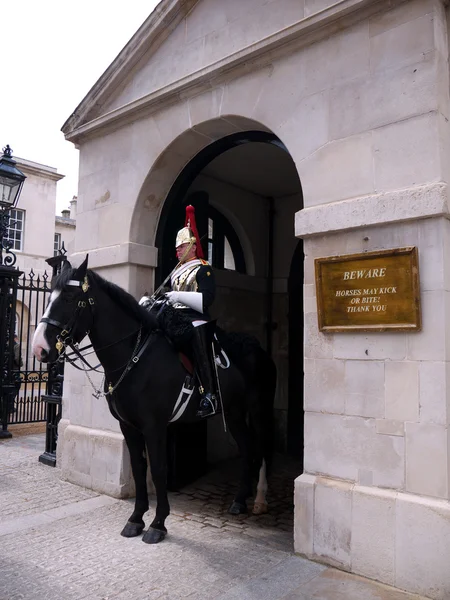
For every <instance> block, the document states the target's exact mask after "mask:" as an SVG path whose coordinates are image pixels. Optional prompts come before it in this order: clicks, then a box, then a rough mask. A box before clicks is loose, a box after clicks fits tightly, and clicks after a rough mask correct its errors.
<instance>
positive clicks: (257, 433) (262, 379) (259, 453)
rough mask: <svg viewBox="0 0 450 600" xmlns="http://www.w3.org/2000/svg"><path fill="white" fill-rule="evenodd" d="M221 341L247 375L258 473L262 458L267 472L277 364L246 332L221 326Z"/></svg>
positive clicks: (253, 445)
mask: <svg viewBox="0 0 450 600" xmlns="http://www.w3.org/2000/svg"><path fill="white" fill-rule="evenodd" d="M217 334H218V337H219V341H220V343H221V345H222V347H223V348H224V350H225V352H226V353H227V354H228V356H229V357H230V359H231V360H232V361H233V363H234V364H235V365H236V366H237V367H238V369H239V370H240V371H241V373H242V374H243V375H244V378H245V381H246V384H247V391H248V393H247V401H248V404H247V410H248V416H249V425H250V432H251V437H252V447H253V461H252V462H253V463H254V475H255V476H257V475H258V472H259V469H260V467H261V464H262V461H263V460H264V461H265V463H266V471H267V470H269V469H270V466H271V463H272V455H273V447H274V415H273V405H274V401H275V389H276V385H277V370H276V367H275V363H274V362H273V360H272V359H271V358H270V356H269V355H268V353H267V352H266V351H265V350H264V349H263V348H262V347H261V344H260V343H259V341H258V340H257V339H256V338H255V337H254V336H252V335H249V334H245V333H225V332H224V331H223V330H222V329H220V328H219V327H218V328H217Z"/></svg>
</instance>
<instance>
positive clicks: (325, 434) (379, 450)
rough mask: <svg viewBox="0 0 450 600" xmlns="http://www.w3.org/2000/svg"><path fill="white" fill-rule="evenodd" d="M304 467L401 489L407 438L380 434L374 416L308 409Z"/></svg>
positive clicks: (312, 471)
mask: <svg viewBox="0 0 450 600" xmlns="http://www.w3.org/2000/svg"><path fill="white" fill-rule="evenodd" d="M305 471H306V472H308V473H312V474H314V473H323V474H325V475H327V476H330V477H337V478H339V479H347V480H351V481H358V477H359V473H360V472H361V473H364V478H365V479H364V481H365V482H367V477H372V481H373V485H374V486H381V487H389V488H393V489H402V488H403V486H404V478H405V474H404V471H405V465H404V438H403V437H400V436H390V435H378V434H377V432H376V428H375V420H374V419H363V418H361V417H341V416H338V415H329V414H321V413H312V412H306V413H305ZM370 474H371V475H370Z"/></svg>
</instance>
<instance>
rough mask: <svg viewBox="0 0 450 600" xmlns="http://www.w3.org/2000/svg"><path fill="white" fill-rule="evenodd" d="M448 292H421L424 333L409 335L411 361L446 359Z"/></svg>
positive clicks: (411, 333)
mask: <svg viewBox="0 0 450 600" xmlns="http://www.w3.org/2000/svg"><path fill="white" fill-rule="evenodd" d="M446 294H447V292H442V291H440V292H439V291H436V292H421V295H420V299H421V307H422V331H413V332H410V333H407V334H406V336H407V348H408V354H407V356H408V359H409V360H431V361H443V360H445V359H446V331H445V323H446V322H447V321H448V320H447V319H446V316H445V301H446Z"/></svg>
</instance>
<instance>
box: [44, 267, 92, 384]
mask: <svg viewBox="0 0 450 600" xmlns="http://www.w3.org/2000/svg"><path fill="white" fill-rule="evenodd" d="M66 285H70V286H74V287H81V289H82V290H83V292H84V293H87V291H88V289H89V287H90V286H89V282H88V278H87V275H86V276H85V277H84V280H83V282H81V281H78V280H76V279H70V280H69V281H68V282H67V284H66ZM94 305H95V302H94V298H92V297H91V296H90V297H89V298H88V300H87V302H86V301H85V300H79V301H78V304H77V307H76V309H75V312H74V314H73V315H72V316H71V318H70V319H69V320H68V322H67V323H65V324H63V323H61V322H60V321H57V320H56V319H50V318H49V317H42V319H41V323H48V324H49V325H52V326H53V327H56V328H57V329H59V330H60V333H59V334H58V335H57V336H56V344H55V347H56V350H57V351H58V362H62V361H63V360H67V361H68V362H70V363H71V364H72V365H73V366H74V367H75V368H77V369H80V367H78V366H77V365H76V364H75V360H77V359H79V360H81V361H82V362H83V363H84V364H85V365H87V366H88V367H89V369H90V370H91V371H97V369H98V367H99V366H100V364H98V365H97V366H95V367H93V366H92V365H90V364H89V363H88V361H87V360H86V359H85V358H84V356H83V355H82V354H81V352H83V351H84V350H88V349H89V348H92V344H89V345H87V346H84V347H83V348H78V347H77V346H76V345H75V344H78V342H75V341H74V339H73V337H72V335H71V334H72V331H73V328H74V327H75V324H76V322H77V320H78V317H79V315H80V313H81V311H82V310H83V309H84V308H86V306H90V307H93V306H94ZM91 310H92V309H91ZM86 335H89V330H87V331H86V333H85V334H84V336H83V337H85V336H86ZM67 348H70V350H71V351H72V352H73V353H74V354H75V355H76V358H71V357H70V356H67ZM83 370H84V369H83ZM97 372H98V371H97Z"/></svg>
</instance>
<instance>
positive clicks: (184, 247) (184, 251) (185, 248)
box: [176, 243, 197, 262]
mask: <svg viewBox="0 0 450 600" xmlns="http://www.w3.org/2000/svg"><path fill="white" fill-rule="evenodd" d="M189 246H190V244H189V243H186V244H181V245H180V246H178V247H177V248H176V252H177V259H178V261H179V262H186V261H188V260H192V259H193V258H196V256H197V246H196V244H193V245H192V247H191V248H189Z"/></svg>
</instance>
